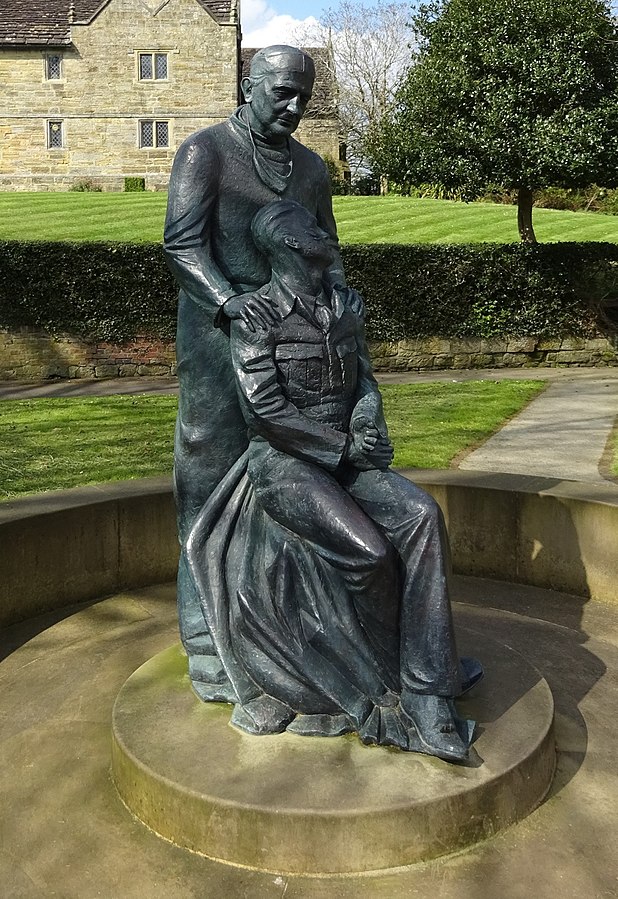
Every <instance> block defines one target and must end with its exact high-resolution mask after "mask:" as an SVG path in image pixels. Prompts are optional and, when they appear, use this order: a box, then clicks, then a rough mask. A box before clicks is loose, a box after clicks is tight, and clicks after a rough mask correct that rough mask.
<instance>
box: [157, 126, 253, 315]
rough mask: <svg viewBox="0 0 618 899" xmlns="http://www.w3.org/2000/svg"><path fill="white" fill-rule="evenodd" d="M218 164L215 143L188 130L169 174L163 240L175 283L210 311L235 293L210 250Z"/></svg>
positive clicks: (215, 309)
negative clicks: (187, 134)
mask: <svg viewBox="0 0 618 899" xmlns="http://www.w3.org/2000/svg"><path fill="white" fill-rule="evenodd" d="M219 166H220V162H219V156H218V153H217V150H216V147H215V145H214V142H213V141H212V140H208V139H205V138H204V137H203V135H200V134H194V135H191V137H189V138H187V140H186V141H185V142H184V143H183V144H182V145H181V147H180V149H179V150H178V152H177V154H176V158H175V159H174V164H173V167H172V173H171V177H170V184H169V194H168V204H167V216H166V219H165V235H164V243H163V247H164V251H165V255H166V258H167V263H168V265H169V267H170V269H171V270H172V272H173V274H174V277H175V278H176V280H177V282H178V283H179V284H180V286H181V287H182V289H183V290H184V291H185V292H186V293H187V294H188V295H189V296H190V297H191V298H192V299H193V300H194V301H195V302H196V303H198V304H199V305H200V306H203V307H205V308H206V309H208V310H209V311H211V312H216V311H217V309H218V308H219V307H221V306H223V304H224V303H225V302H226V301H227V300H229V299H230V298H231V297H233V296H236V294H237V291H236V290H234V288H233V287H232V285H231V284H230V283H229V281H228V280H227V279H226V278H225V277H224V275H223V274H222V272H221V271H220V269H219V267H218V265H217V264H216V262H215V260H214V258H213V255H212V250H211V240H210V237H211V229H212V216H213V209H214V205H215V202H216V199H217V191H218V189H219Z"/></svg>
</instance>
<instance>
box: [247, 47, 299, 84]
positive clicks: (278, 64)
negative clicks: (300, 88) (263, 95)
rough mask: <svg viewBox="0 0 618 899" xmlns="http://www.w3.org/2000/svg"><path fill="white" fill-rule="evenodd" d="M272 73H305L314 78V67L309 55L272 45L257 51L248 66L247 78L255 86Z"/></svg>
mask: <svg viewBox="0 0 618 899" xmlns="http://www.w3.org/2000/svg"><path fill="white" fill-rule="evenodd" d="M272 72H303V73H304V72H307V73H308V74H309V75H311V77H312V78H315V65H314V62H313V59H312V58H311V57H310V56H309V54H308V53H305V52H303V50H300V49H299V48H298V47H288V46H287V45H286V44H273V45H272V47H263V48H262V49H261V50H258V51H257V53H256V54H255V56H254V57H253V59H252V60H251V65H250V66H249V78H250V79H251V81H252V82H253V83H254V84H256V83H257V82H258V81H261V80H262V78H265V77H266V75H270V74H271V73H272Z"/></svg>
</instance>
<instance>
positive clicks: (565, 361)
mask: <svg viewBox="0 0 618 899" xmlns="http://www.w3.org/2000/svg"><path fill="white" fill-rule="evenodd" d="M556 361H557V362H558V364H559V365H586V363H589V362H590V353H589V352H588V351H587V350H573V352H566V353H565V352H560V353H557V354H556Z"/></svg>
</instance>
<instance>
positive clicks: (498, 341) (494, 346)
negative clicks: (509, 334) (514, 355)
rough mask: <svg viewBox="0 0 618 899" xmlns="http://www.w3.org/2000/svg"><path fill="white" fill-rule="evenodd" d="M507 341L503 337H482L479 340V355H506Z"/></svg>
mask: <svg viewBox="0 0 618 899" xmlns="http://www.w3.org/2000/svg"><path fill="white" fill-rule="evenodd" d="M506 350H507V341H506V338H504V337H483V338H482V339H481V350H480V351H481V353H500V355H502V354H503V353H506Z"/></svg>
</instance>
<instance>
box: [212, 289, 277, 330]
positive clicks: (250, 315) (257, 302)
mask: <svg viewBox="0 0 618 899" xmlns="http://www.w3.org/2000/svg"><path fill="white" fill-rule="evenodd" d="M223 311H224V312H225V314H226V315H227V317H228V318H240V319H242V321H244V323H245V324H246V326H247V327H248V328H249V330H250V331H255V330H256V328H263V329H267V328H269V327H272V326H273V325H276V324H277V322H278V321H279V315H278V312H277V307H276V305H275V303H274V301H273V300H271V299H270V297H268V296H265V295H263V294H261V293H259V291H252V292H251V293H242V294H240V295H239V296H237V297H230V299H229V300H227V302H226V303H224V304H223Z"/></svg>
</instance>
